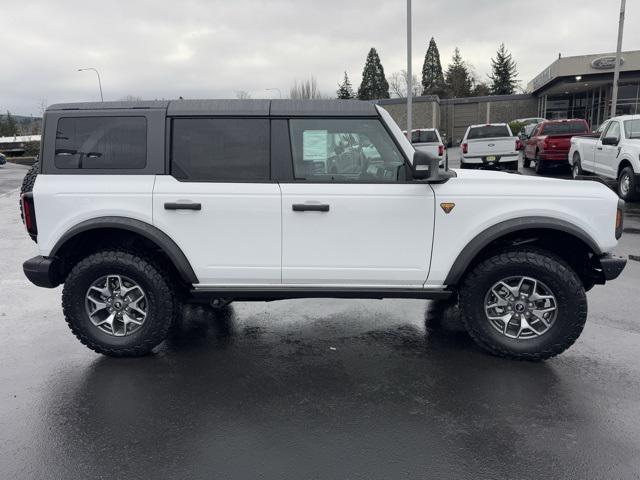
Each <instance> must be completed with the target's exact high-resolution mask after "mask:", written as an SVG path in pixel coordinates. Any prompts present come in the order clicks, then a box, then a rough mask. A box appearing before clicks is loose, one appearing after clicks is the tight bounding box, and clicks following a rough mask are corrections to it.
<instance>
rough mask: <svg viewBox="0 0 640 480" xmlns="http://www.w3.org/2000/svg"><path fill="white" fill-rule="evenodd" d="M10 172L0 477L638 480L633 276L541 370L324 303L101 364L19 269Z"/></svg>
mask: <svg viewBox="0 0 640 480" xmlns="http://www.w3.org/2000/svg"><path fill="white" fill-rule="evenodd" d="M20 168H21V167H15V166H11V167H10V169H5V168H2V167H0V218H1V219H2V224H1V225H0V292H1V293H0V326H1V327H2V335H1V336H0V479H13V478H18V479H31V478H60V479H86V478H103V479H111V478H113V479H120V478H196V479H200V478H202V479H205V478H206V479H210V478H223V479H231V478H242V479H245V478H268V479H271V478H274V479H296V480H297V479H325V478H326V479H342V478H344V479H346V478H349V479H360V478H361V479H396V478H410V479H414V478H462V479H476V478H496V479H497V478H510V479H515V478H518V479H525V478H532V479H534V478H535V479H539V478H621V479H629V478H640V317H639V316H638V311H640V295H639V293H640V262H636V261H630V262H629V264H628V266H627V268H626V270H625V271H624V272H623V274H622V276H621V278H620V279H618V280H617V281H615V282H612V283H610V284H608V285H606V286H603V287H596V288H595V289H594V290H592V291H591V292H589V294H588V296H589V302H590V305H589V308H590V311H589V318H588V321H587V326H586V328H585V331H584V332H583V334H582V336H581V337H580V339H579V340H578V342H577V343H576V344H575V345H574V346H573V347H572V348H571V349H570V350H569V351H567V352H566V353H564V354H563V355H560V356H559V357H556V358H554V359H552V360H549V361H546V362H540V363H527V362H514V361H507V360H502V359H498V358H494V357H491V356H489V355H486V354H484V353H483V352H482V351H481V350H479V349H478V348H477V347H476V346H475V345H474V344H473V342H472V341H471V340H470V339H469V337H468V336H467V335H466V334H464V333H463V332H460V331H459V327H458V325H457V324H456V322H455V318H454V316H453V315H451V313H452V312H451V310H450V309H447V310H445V309H444V307H443V305H442V304H439V303H434V302H426V301H420V300H383V301H378V300H318V299H313V300H293V301H282V302H273V303H238V304H234V305H233V306H232V307H230V308H227V309H225V310H223V311H221V312H218V313H216V314H205V313H203V312H202V311H200V310H198V309H191V308H190V309H188V310H187V311H186V312H185V317H186V318H185V321H184V322H183V324H182V326H181V328H180V329H179V331H177V332H175V333H174V334H173V335H172V336H171V338H170V339H169V340H168V341H167V342H165V344H163V345H162V346H161V348H160V349H159V351H158V352H157V353H156V354H155V355H153V356H150V357H146V358H141V359H110V358H106V357H102V356H100V355H97V354H94V353H92V352H91V351H89V350H88V349H86V348H85V347H83V346H82V345H81V344H80V343H79V342H78V341H76V339H75V338H74V337H73V336H72V335H71V333H70V332H69V330H68V328H67V326H66V324H65V322H64V319H63V318H62V312H61V308H60V288H58V289H54V290H46V289H39V288H37V287H35V286H33V285H31V284H29V283H28V281H27V280H26V279H25V278H24V276H23V274H22V272H21V263H22V261H23V260H24V259H26V258H29V257H30V256H33V255H35V251H36V250H35V245H34V244H33V243H32V242H31V241H30V240H29V239H28V238H27V236H26V234H25V232H24V231H23V229H22V225H21V223H20V219H19V217H18V215H17V214H16V201H17V193H16V192H15V190H12V189H13V188H15V181H16V180H15V179H14V180H8V178H9V176H14V177H16V178H19V177H20V176H21V175H20V174H19V173H18V170H20ZM24 171H25V170H24V169H22V172H24ZM7 172H9V173H7ZM636 207H637V206H633V208H631V209H630V211H629V215H628V220H629V221H628V225H629V228H630V229H633V228H636V227H635V226H637V225H639V224H640V216H639V215H638V214H639V213H640V212H639V211H638V209H637V208H636ZM632 231H633V230H632ZM632 231H631V232H632ZM631 232H630V233H627V234H626V235H625V237H623V239H624V241H623V242H622V243H621V247H620V250H621V253H622V252H631V251H636V252H638V253H640V236H639V235H638V234H637V233H631Z"/></svg>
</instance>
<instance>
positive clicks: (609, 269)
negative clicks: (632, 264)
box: [599, 254, 627, 281]
mask: <svg viewBox="0 0 640 480" xmlns="http://www.w3.org/2000/svg"><path fill="white" fill-rule="evenodd" d="M599 261H600V267H601V268H602V276H603V277H604V280H605V281H607V280H615V279H616V278H618V277H619V276H620V274H621V273H622V270H624V267H625V266H626V265H627V259H626V258H625V257H618V256H616V255H611V254H606V255H603V256H601V257H600V258H599Z"/></svg>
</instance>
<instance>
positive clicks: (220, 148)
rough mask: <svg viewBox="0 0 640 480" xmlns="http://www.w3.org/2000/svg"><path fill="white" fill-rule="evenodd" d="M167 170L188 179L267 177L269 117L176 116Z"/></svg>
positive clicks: (268, 166) (177, 176)
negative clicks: (169, 165) (169, 167)
mask: <svg viewBox="0 0 640 480" xmlns="http://www.w3.org/2000/svg"><path fill="white" fill-rule="evenodd" d="M171 140H172V141H171V174H172V175H173V176H174V177H175V178H178V179H180V180H186V181H192V182H234V181H240V182H243V181H244V182H248V181H267V180H269V178H270V153H269V146H270V141H269V120H267V119H261V118H254V119H250V118H177V119H174V120H173V128H172V137H171Z"/></svg>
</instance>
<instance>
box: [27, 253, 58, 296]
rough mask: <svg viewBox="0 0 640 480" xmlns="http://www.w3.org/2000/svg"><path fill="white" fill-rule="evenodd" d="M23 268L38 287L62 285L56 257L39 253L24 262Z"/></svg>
mask: <svg viewBox="0 0 640 480" xmlns="http://www.w3.org/2000/svg"><path fill="white" fill-rule="evenodd" d="M22 270H23V271H24V274H25V276H26V277H27V278H28V279H29V281H30V282H31V283H33V284H34V285H36V286H38V287H45V288H55V287H57V286H58V285H60V281H59V280H58V277H59V275H58V262H57V261H56V259H55V258H51V257H43V256H40V255H38V256H37V257H33V258H30V259H29V260H27V261H26V262H24V263H23V264H22Z"/></svg>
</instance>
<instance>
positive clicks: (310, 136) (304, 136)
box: [289, 119, 405, 182]
mask: <svg viewBox="0 0 640 480" xmlns="http://www.w3.org/2000/svg"><path fill="white" fill-rule="evenodd" d="M289 124H290V131H291V146H292V154H293V169H294V175H295V178H296V179H297V180H312V181H324V182H334V181H354V182H376V181H397V180H400V179H401V177H402V175H401V172H403V171H404V170H403V168H402V167H403V166H404V164H405V163H404V157H403V156H402V155H401V154H400V151H399V150H398V148H397V147H396V145H395V143H393V140H392V139H391V137H390V136H389V134H388V133H387V131H386V130H385V129H384V127H383V126H382V125H381V124H380V122H379V121H378V120H375V119H293V120H291V121H290V122H289Z"/></svg>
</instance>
